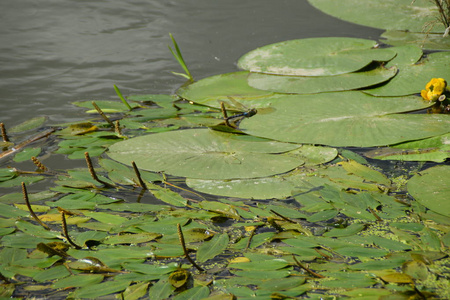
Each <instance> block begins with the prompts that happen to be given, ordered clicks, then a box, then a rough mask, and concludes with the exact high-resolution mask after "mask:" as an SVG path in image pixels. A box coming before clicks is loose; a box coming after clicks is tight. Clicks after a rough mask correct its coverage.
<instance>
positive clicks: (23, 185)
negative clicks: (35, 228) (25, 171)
mask: <svg viewBox="0 0 450 300" xmlns="http://www.w3.org/2000/svg"><path fill="white" fill-rule="evenodd" d="M22 194H23V199H24V200H25V203H26V205H27V207H28V210H29V211H30V215H31V216H32V217H33V219H34V220H35V221H36V222H38V223H39V225H41V226H42V227H44V229H46V230H50V228H49V227H48V226H47V225H46V224H45V223H44V222H42V221H41V219H39V218H38V216H37V215H36V214H35V213H34V211H33V209H32V208H31V204H30V200H29V199H28V192H27V187H26V186H25V182H22Z"/></svg>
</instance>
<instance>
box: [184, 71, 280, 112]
mask: <svg viewBox="0 0 450 300" xmlns="http://www.w3.org/2000/svg"><path fill="white" fill-rule="evenodd" d="M248 74H249V72H234V73H227V74H220V75H215V76H211V77H207V78H204V79H202V80H199V81H197V82H194V83H193V84H190V85H188V86H186V87H182V88H180V89H179V90H178V91H177V94H178V95H179V96H180V97H181V98H183V99H187V100H191V101H194V102H196V103H199V104H204V105H208V106H212V107H220V101H229V98H228V97H232V98H233V99H236V100H238V101H242V100H243V99H260V98H263V97H267V96H270V95H272V94H273V93H271V92H267V91H262V90H259V89H255V88H252V87H251V86H249V85H248V83H247V76H248ZM209 102H213V103H214V104H213V105H210V104H209Z"/></svg>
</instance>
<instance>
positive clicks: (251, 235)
mask: <svg viewBox="0 0 450 300" xmlns="http://www.w3.org/2000/svg"><path fill="white" fill-rule="evenodd" d="M257 228H258V226H254V227H253V229H252V231H251V232H250V236H249V237H248V241H247V245H245V249H244V251H247V249H248V248H249V247H250V244H251V243H252V239H253V236H254V235H255V232H256V229H257Z"/></svg>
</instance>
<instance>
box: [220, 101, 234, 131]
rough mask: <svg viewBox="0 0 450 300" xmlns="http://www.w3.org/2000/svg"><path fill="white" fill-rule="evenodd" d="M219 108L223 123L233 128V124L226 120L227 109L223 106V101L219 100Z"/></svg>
mask: <svg viewBox="0 0 450 300" xmlns="http://www.w3.org/2000/svg"><path fill="white" fill-rule="evenodd" d="M220 110H221V111H222V115H223V120H224V121H225V125H227V127H231V128H233V126H231V125H230V122H228V113H227V109H226V108H225V104H224V103H223V101H221V102H220Z"/></svg>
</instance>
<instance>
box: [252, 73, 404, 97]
mask: <svg viewBox="0 0 450 300" xmlns="http://www.w3.org/2000/svg"><path fill="white" fill-rule="evenodd" d="M396 73H397V68H395V67H393V68H390V69H386V68H384V67H378V68H376V69H372V70H367V71H359V72H353V73H347V74H340V75H335V76H279V75H269V74H262V73H251V74H250V75H249V77H248V84H249V85H250V86H252V87H254V88H258V89H261V90H265V91H271V92H276V93H288V94H314V93H323V92H333V91H348V90H355V89H359V88H364V87H368V86H372V85H376V84H379V83H382V82H385V81H387V80H389V79H391V78H392V77H394V76H395V74H396Z"/></svg>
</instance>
